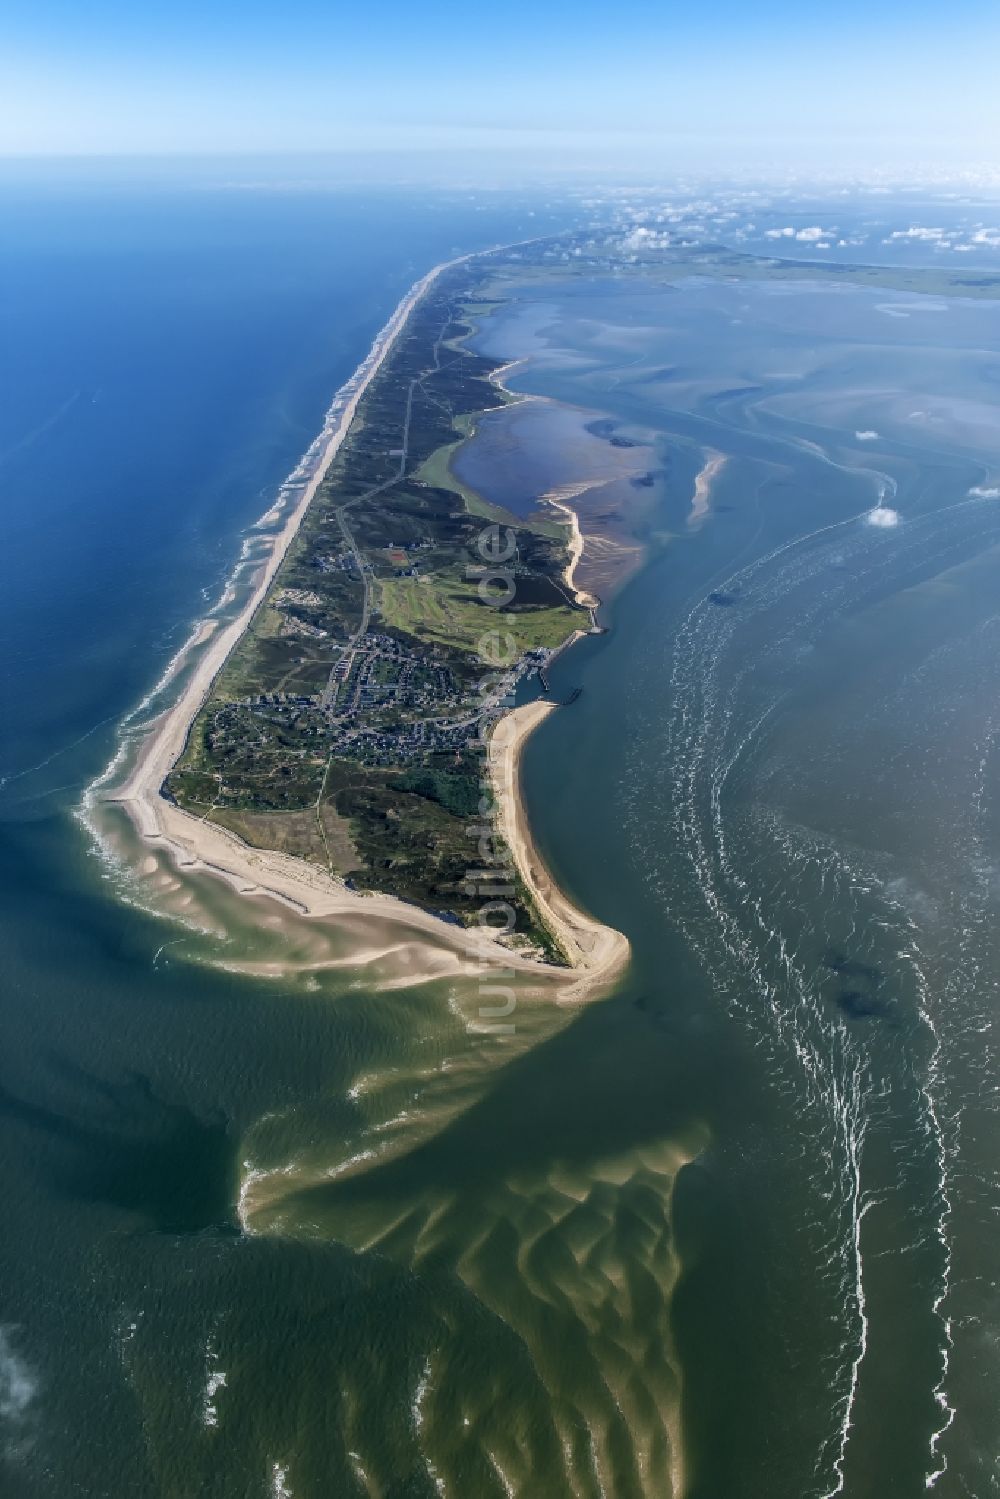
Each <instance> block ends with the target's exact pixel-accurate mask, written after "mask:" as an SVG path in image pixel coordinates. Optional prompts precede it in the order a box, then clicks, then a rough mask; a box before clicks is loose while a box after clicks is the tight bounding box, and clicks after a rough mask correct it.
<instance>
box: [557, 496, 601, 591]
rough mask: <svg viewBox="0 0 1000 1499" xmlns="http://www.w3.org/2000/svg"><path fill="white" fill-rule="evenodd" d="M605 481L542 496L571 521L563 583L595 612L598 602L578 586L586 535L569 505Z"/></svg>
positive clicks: (578, 518)
mask: <svg viewBox="0 0 1000 1499" xmlns="http://www.w3.org/2000/svg"><path fill="white" fill-rule="evenodd" d="M603 483H604V480H602V479H594V480H584V481H583V482H582V483H580V484H567V485H565V486H564V487H563V488H561V489H552V490H550V491H549V492H548V494H543V495H542V501H543V503H544V504H546V505H551V506H553V508H554V509H556V510H559V511H561V512H562V514H563V515H565V516H566V518H567V520H568V521H569V561H568V562H567V564H566V569H565V571H564V573H563V582H564V583H565V584H566V587H567V588H568V589H569V590H570V592H571V593H572V595H573V597H574V599H575V600H576V602H577V603H578V604H580V605H582V607H583V608H584V609H590V610H594V609H596V608H597V605H598V600H597V599H596V598H595V597H594V595H593V594H592V593H588V592H587V591H586V590H585V589H582V588H577V586H576V569H577V567H578V566H579V562H580V558H581V557H582V556H583V547H584V535H583V532H582V531H581V530H580V517H579V516H578V515H577V513H576V511H575V510H574V509H573V507H572V506H571V505H570V504H568V503H567V502H568V501H569V500H576V499H579V497H580V495H582V494H586V493H587V492H588V491H589V490H591V489H600V488H601V486H602V485H603Z"/></svg>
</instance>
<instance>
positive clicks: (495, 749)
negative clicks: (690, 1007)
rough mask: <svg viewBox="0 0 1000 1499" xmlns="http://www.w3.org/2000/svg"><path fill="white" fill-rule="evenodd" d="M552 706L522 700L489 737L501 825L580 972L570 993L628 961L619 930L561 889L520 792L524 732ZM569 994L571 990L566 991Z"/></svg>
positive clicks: (611, 975)
mask: <svg viewBox="0 0 1000 1499" xmlns="http://www.w3.org/2000/svg"><path fill="white" fill-rule="evenodd" d="M555 711H556V705H555V704H554V703H549V702H540V701H539V702H534V703H525V704H524V705H523V706H522V707H520V708H514V709H513V710H512V711H511V712H510V713H507V714H505V715H504V717H503V718H502V719H500V721H499V723H498V724H497V725H496V728H495V729H494V730H493V733H492V735H491V737H490V752H489V753H490V774H491V778H492V781H493V785H494V787H495V789H496V795H497V802H498V806H499V827H500V831H501V832H502V834H503V836H504V838H505V839H506V841H507V844H508V845H509V847H510V850H511V853H512V854H513V856H514V862H515V864H516V865H517V868H518V872H519V873H520V875H521V877H522V879H523V880H524V882H525V884H526V885H527V886H528V888H529V889H530V891H531V893H532V895H533V897H534V900H535V904H536V906H537V907H538V911H539V914H540V915H541V918H542V920H543V921H544V922H545V925H546V926H547V927H548V928H549V930H550V931H551V932H552V934H553V935H554V936H555V937H556V939H557V941H558V942H559V943H560V945H561V946H562V948H563V949H564V951H565V953H566V956H567V958H568V959H569V961H570V963H571V965H572V967H573V969H574V970H575V971H576V973H577V974H578V975H580V977H579V978H578V979H577V981H576V983H575V984H574V986H573V990H572V991H570V993H575V992H583V991H585V990H586V989H587V988H589V987H591V986H593V985H596V984H598V983H607V982H608V981H610V980H611V979H612V978H614V977H615V976H616V975H617V974H619V973H620V972H621V971H622V970H623V969H624V967H625V965H626V963H627V962H628V955H629V944H628V940H627V938H626V937H624V936H623V934H622V933H621V932H616V931H615V930H614V928H613V927H608V926H604V925H602V923H601V922H599V921H596V920H595V919H594V917H592V916H588V915H587V914H586V912H584V911H580V910H578V909H577V908H576V906H574V905H573V903H572V902H571V901H570V900H569V898H568V897H567V896H566V895H565V894H564V893H563V891H562V890H560V888H559V886H558V885H557V884H556V882H555V880H554V879H553V878H552V875H551V874H550V873H549V871H548V869H546V867H545V864H544V863H543V861H542V858H541V856H540V854H539V852H538V850H537V848H536V847H535V845H534V842H533V840H532V837H531V829H530V826H529V823H528V819H527V817H526V815H525V809H524V803H523V799H522V796H521V755H522V752H523V749H524V745H525V741H526V740H527V738H528V736H529V735H530V734H531V733H532V732H533V731H534V730H535V729H536V728H537V727H538V725H539V724H540V723H541V722H542V720H543V719H544V718H546V717H547V716H548V715H549V714H550V713H553V712H555ZM566 997H567V998H568V997H570V994H567V996H566Z"/></svg>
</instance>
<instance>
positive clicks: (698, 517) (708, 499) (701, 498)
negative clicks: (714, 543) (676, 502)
mask: <svg viewBox="0 0 1000 1499" xmlns="http://www.w3.org/2000/svg"><path fill="white" fill-rule="evenodd" d="M725 462H726V455H725V453H717V452H716V451H715V449H714V448H706V449H705V462H704V465H703V466H702V468H701V469H700V470H699V473H698V476H697V478H696V479H695V481H694V494H693V496H692V498H691V509H690V511H689V512H688V525H689V526H697V525H699V524H700V523H701V522H702V521H703V520H704V519H705V517H706V516H707V515H708V513H709V509H710V507H711V503H712V485H713V484H714V483H715V480H716V476H717V475H718V474H719V473H720V472H721V470H722V469H723V468H724V466H725Z"/></svg>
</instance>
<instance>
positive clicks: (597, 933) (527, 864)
mask: <svg viewBox="0 0 1000 1499" xmlns="http://www.w3.org/2000/svg"><path fill="white" fill-rule="evenodd" d="M469 258H471V257H469V256H461V257H459V258H458V259H456V260H451V261H446V262H443V263H442V264H441V265H439V266H436V267H435V268H434V269H433V270H432V271H430V272H429V273H428V274H427V275H426V276H424V277H423V278H422V279H421V280H420V281H418V282H417V283H416V284H415V285H414V286H413V287H412V288H411V290H410V291H409V292H408V294H407V295H406V297H404V299H403V300H402V302H401V303H400V304H399V306H398V307H397V308H396V310H395V312H394V313H393V315H392V317H391V318H390V319H389V322H388V323H387V324H386V325H385V327H384V328H383V329H382V331H381V333H380V334H379V336H378V338H377V339H376V340H375V343H374V344H373V346H372V350H371V352H370V353H369V355H368V357H367V358H366V360H365V361H364V363H363V364H362V365H361V366H360V368H359V369H358V370H357V371H356V373H355V374H354V376H353V377H352V378H351V380H350V381H349V382H348V383H347V385H346V386H344V387H343V388H342V390H341V391H340V392H339V393H338V395H337V397H336V399H335V401H334V403H333V405H332V406H331V408H330V412H329V413H328V416H327V420H326V423H325V425H324V428H323V432H322V434H321V437H320V438H319V439H317V441H316V443H314V444H313V446H312V447H311V448H310V450H309V453H308V454H307V455H306V458H305V459H304V460H303V464H302V465H300V468H299V469H298V470H296V474H295V475H293V476H292V477H293V479H296V478H300V476H301V475H302V470H303V466H304V465H305V464H309V477H308V482H306V483H305V484H304V486H303V487H302V489H301V493H300V494H299V495H298V497H297V498H296V499H295V502H294V503H293V504H292V506H291V508H290V509H289V512H288V514H287V516H286V518H285V521H284V524H283V526H282V527H281V530H280V531H279V532H278V533H277V534H276V536H275V537H274V539H273V541H272V544H271V549H270V552H269V554H268V557H267V559H266V561H265V562H264V563H263V565H262V566H261V567H260V568H259V571H258V573H257V576H256V578H255V579H254V586H253V588H252V590H251V593H250V596H249V598H248V599H247V602H246V604H245V606H244V608H243V609H242V610H241V612H240V613H239V615H238V616H237V617H236V618H234V619H233V620H231V621H229V622H228V623H227V624H226V625H224V626H222V627H218V626H216V625H215V622H214V621H212V620H202V621H200V622H199V623H198V624H197V626H196V627H195V629H194V631H193V633H192V636H191V638H190V639H189V641H188V642H187V644H186V645H185V646H184V647H183V649H182V650H181V651H180V652H179V653H178V656H177V658H175V661H174V662H173V663H172V664H171V667H170V668H168V672H167V674H166V677H165V678H164V680H169V679H170V678H171V677H173V676H176V675H178V674H179V672H180V671H181V669H182V668H183V667H184V665H185V664H186V661H187V658H188V657H189V656H190V655H191V654H192V653H193V652H195V651H197V650H200V651H201V652H202V654H201V655H200V658H199V659H198V660H197V663H196V665H195V669H194V671H193V672H192V674H191V677H190V679H189V681H188V682H187V683H186V684H185V686H184V688H183V690H182V692H181V694H180V696H179V698H178V699H177V701H176V703H174V704H173V705H172V706H171V707H170V708H168V709H167V710H166V711H165V712H164V713H162V714H161V715H160V716H159V717H158V718H157V719H155V720H154V721H153V722H152V724H151V725H149V727H148V729H147V730H146V731H145V736H144V738H143V740H142V742H141V744H140V746H139V750H138V753H137V755H136V757H135V760H134V763H133V765H132V767H131V769H130V771H129V773H128V775H127V778H126V780H125V781H124V782H123V783H122V784H120V785H118V786H115V785H114V784H105V783H106V782H108V781H112V780H113V778H112V777H110V776H109V775H108V773H107V772H106V773H105V776H104V777H102V778H101V779H100V781H99V782H97V783H95V785H94V787H92V788H91V790H90V791H89V793H88V795H87V797H86V798H85V803H84V816H85V820H86V821H87V822H88V823H89V824H90V825H91V827H93V826H94V823H93V815H94V807H95V804H96V803H100V802H112V803H115V804H118V805H120V806H121V807H123V808H124V810H125V811H126V812H127V813H128V815H129V817H130V819H131V821H132V822H133V823H134V825H135V827H136V829H137V830H138V832H139V834H140V836H141V837H142V839H143V840H144V841H145V842H146V843H147V844H148V845H149V846H150V848H152V849H156V850H158V851H160V852H162V853H164V854H166V855H167V856H168V857H169V859H170V861H171V862H172V863H173V864H174V865H175V867H176V868H177V869H178V870H179V871H187V872H195V871H198V872H200V871H204V872H206V873H210V874H213V875H215V876H217V877H218V878H220V879H223V880H225V881H226V882H227V883H228V884H229V885H231V886H232V887H233V888H234V889H235V890H237V891H239V892H240V893H241V894H244V895H253V896H258V897H270V898H272V899H275V900H277V901H279V902H281V903H282V904H283V905H284V906H286V907H291V908H293V909H294V910H295V911H297V912H299V913H300V914H301V915H303V916H308V917H311V918H316V919H317V920H323V919H325V920H336V918H338V917H342V918H350V919H357V918H358V917H362V916H363V917H365V918H371V919H372V923H373V931H374V930H377V929H379V928H382V929H383V930H384V927H385V924H386V923H391V924H392V926H393V927H394V928H395V930H396V933H397V935H396V937H395V938H394V940H395V941H396V942H398V941H399V940H400V938H401V937H403V938H405V939H406V941H407V952H408V964H409V966H410V969H411V971H412V974H413V979H414V981H417V980H419V979H422V978H427V977H440V976H442V974H444V973H452V974H462V973H480V972H482V971H483V968H484V965H486V966H492V965H498V966H502V967H506V968H514V969H516V970H518V971H522V972H525V973H534V974H535V975H536V976H538V977H539V978H541V977H545V978H546V979H550V980H552V981H556V982H560V983H561V986H565V985H566V984H567V981H569V980H572V986H571V989H566V988H564V990H563V992H564V993H566V994H567V995H568V994H569V993H572V994H573V995H574V996H575V997H582V996H583V994H584V993H585V992H587V991H589V990H591V989H593V988H595V987H596V986H597V985H598V984H599V983H601V982H603V981H605V980H606V979H609V978H610V977H611V976H612V975H613V974H614V973H616V972H617V971H618V970H619V968H620V967H621V966H622V965H623V963H624V961H625V958H626V956H627V951H628V944H627V942H626V941H625V938H624V937H622V936H621V935H620V934H619V933H617V932H610V931H609V930H608V929H606V928H604V927H602V926H601V925H600V924H599V923H597V922H595V921H593V920H592V919H591V918H589V917H587V916H585V915H584V914H583V913H582V912H579V911H576V910H575V908H574V907H573V906H572V905H571V904H570V902H569V901H568V900H567V899H566V898H565V896H563V895H562V893H561V892H560V891H559V890H558V889H557V887H556V886H555V885H554V883H553V881H552V880H551V877H550V876H549V875H548V873H547V871H546V870H545V869H544V866H543V865H542V864H541V861H540V860H539V859H538V856H537V854H536V852H535V850H534V847H533V844H532V840H531V834H530V829H529V828H528V825H527V819H526V817H525V815H524V808H523V805H522V801H521V797H520V792H519V782H518V774H519V758H520V746H521V745H522V744H523V741H524V739H525V738H526V737H527V734H528V733H530V732H531V729H532V728H534V727H535V725H536V724H537V723H538V722H539V721H540V719H541V717H543V716H544V714H545V712H547V711H548V710H549V708H550V706H551V705H549V704H532V705H530V707H529V708H527V709H519V710H517V711H516V712H512V713H510V714H509V715H507V716H506V717H505V718H504V719H503V720H502V721H501V723H500V724H499V725H498V727H497V729H496V730H495V731H494V734H493V738H492V741H491V743H492V750H491V755H490V766H491V773H492V775H493V778H494V781H495V783H496V794H497V800H498V803H499V807H500V813H499V816H500V821H501V824H502V827H503V830H504V833H505V835H506V837H507V838H508V840H509V842H510V845H511V848H512V850H513V853H514V857H515V860H516V862H517V865H518V868H519V870H520V871H521V873H522V876H523V877H524V879H525V882H526V883H527V884H528V885H529V887H530V888H531V890H532V892H533V894H534V896H535V899H536V901H537V904H538V907H539V910H540V912H541V914H542V916H543V919H544V920H545V922H546V924H547V925H548V926H549V927H550V928H551V930H552V931H553V933H554V934H555V935H556V937H557V938H558V940H559V942H560V944H561V945H562V946H563V947H564V948H565V950H566V953H567V956H568V957H569V959H570V961H571V963H572V967H573V970H574V972H572V973H567V972H565V971H564V970H561V969H558V968H555V967H553V966H552V965H548V964H543V963H541V962H540V961H538V960H537V959H533V958H530V957H528V956H524V955H521V954H518V953H516V952H512V951H511V950H510V948H508V947H506V946H504V945H503V944H501V943H499V942H497V941H496V940H495V939H494V938H492V937H490V936H489V935H488V934H487V933H486V932H485V931H483V930H482V929H479V928H465V927H460V926H457V925H453V924H451V923H448V922H444V921H442V920H440V919H439V918H438V917H436V916H434V915H432V914H430V913H429V912H425V911H422V910H420V909H419V908H417V907H415V906H413V905H410V904H409V903H405V902H403V901H401V900H397V899H396V898H395V897H393V896H388V895H381V894H367V893H362V892H357V891H352V890H349V889H347V888H346V887H345V886H344V884H343V883H342V882H341V881H339V880H337V879H336V878H335V877H333V876H332V875H330V874H328V873H327V872H326V871H325V870H323V869H321V868H319V867H318V866H314V865H311V864H309V863H307V862H306V861H304V860H301V859H297V858H294V857H291V856H289V855H286V854H281V853H278V852H276V851H272V850H266V849H256V848H252V847H250V846H249V845H247V844H245V843H243V842H242V841H241V840H240V839H239V838H237V837H236V836H235V835H234V834H232V833H230V832H229V831H228V830H226V829H225V828H222V827H220V826H218V825H217V824H214V823H209V822H206V821H205V820H204V819H202V818H198V817H195V816H193V815H192V814H190V813H189V812H185V811H184V810H183V809H182V808H180V807H179V806H177V805H175V804H174V803H172V802H170V801H168V800H167V799H166V798H165V797H164V796H163V795H162V794H161V788H162V786H163V783H164V781H165V779H166V777H167V775H168V774H169V772H170V770H171V768H172V767H173V765H174V764H175V763H176V761H177V759H178V758H179V757H180V755H181V754H182V753H183V750H184V746H185V744H186V741H187V736H188V733H189V731H190V728H191V725H192V723H193V722H194V720H195V718H196V717H197V715H198V713H199V711H200V710H201V708H202V706H203V704H204V703H205V701H206V699H207V698H208V696H209V694H210V692H211V689H212V684H213V683H214V681H215V679H216V677H217V676H218V674H219V672H220V671H221V669H222V667H223V665H224V664H225V662H226V660H227V658H228V657H229V655H230V653H231V652H232V650H233V649H234V647H235V646H236V644H237V642H238V641H239V640H240V638H241V636H242V635H243V634H244V632H245V631H246V629H247V628H248V626H249V625H250V622H251V620H252V619H253V617H254V614H255V613H256V611H257V609H258V608H259V606H260V604H261V602H262V600H263V599H264V596H265V594H266V593H267V590H268V588H269V586H270V584H271V581H272V579H273V578H274V575H275V573H276V572H277V570H278V567H279V566H280V564H281V562H282V560H283V558H284V557H285V554H286V553H287V551H288V548H289V546H290V545H291V542H292V540H293V539H294V537H295V534H296V532H297V530H298V528H299V526H300V524H301V522H302V519H303V516H304V515H305V513H306V510H307V509H308V507H309V504H310V502H311V501H312V499H313V497H314V495H315V494H316V492H317V490H318V488H319V486H320V484H321V483H322V481H323V479H324V477H325V475H326V473H327V470H328V469H329V466H330V464H331V462H332V461H333V458H334V457H335V455H336V453H337V451H338V449H339V448H340V445H341V443H342V442H343V441H344V438H345V437H346V435H347V432H348V430H349V428H350V425H351V422H352V419H353V417H354V415H355V412H356V411H357V408H358V404H359V402H360V400H361V398H362V396H363V395H364V393H365V391H366V389H367V388H368V385H369V384H370V382H371V380H372V379H373V378H374V376H375V375H376V374H377V372H378V370H379V369H380V367H381V365H382V363H383V361H384V359H385V357H386V355H387V354H388V352H389V350H390V349H391V348H392V345H393V343H394V341H395V339H396V337H397V336H398V334H399V332H400V330H401V329H402V328H403V327H404V325H405V323H406V320H407V318H408V316H409V314H410V312H411V311H412V309H413V307H414V306H415V305H416V303H417V302H418V301H419V299H420V297H421V296H422V295H423V294H424V292H425V291H426V290H427V289H428V287H430V286H431V285H432V284H433V282H434V281H435V280H436V279H437V277H438V276H440V275H441V274H442V272H444V271H445V270H448V269H450V268H451V267H452V266H454V265H458V264H460V263H462V261H464V260H467V259H469ZM269 517H271V518H272V520H273V519H274V511H273V510H272V511H270V512H269ZM259 524H260V523H259ZM573 562H575V558H573V559H571V565H572V563H573ZM230 587H231V585H230ZM230 596H231V595H230Z"/></svg>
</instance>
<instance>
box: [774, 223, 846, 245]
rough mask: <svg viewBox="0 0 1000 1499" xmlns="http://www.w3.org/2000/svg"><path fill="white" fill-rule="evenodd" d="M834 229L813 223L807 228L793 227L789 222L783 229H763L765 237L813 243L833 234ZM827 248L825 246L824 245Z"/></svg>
mask: <svg viewBox="0 0 1000 1499" xmlns="http://www.w3.org/2000/svg"><path fill="white" fill-rule="evenodd" d="M835 233H836V230H834V229H821V228H820V227H819V225H818V224H813V225H812V226H811V227H810V228H808V229H795V228H793V227H792V225H791V224H786V226H785V227H784V229H765V230H764V238H765V239H797V240H798V241H799V242H800V243H801V244H804V245H814V244H817V243H818V242H819V241H820V240H821V239H829V238H830V236H831V235H833V234H835ZM824 248H827V247H824Z"/></svg>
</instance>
